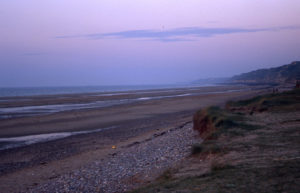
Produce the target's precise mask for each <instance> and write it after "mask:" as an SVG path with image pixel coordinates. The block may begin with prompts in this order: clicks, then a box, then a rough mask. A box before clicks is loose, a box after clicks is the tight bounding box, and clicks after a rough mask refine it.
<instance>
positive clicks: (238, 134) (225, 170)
mask: <svg viewBox="0 0 300 193" xmlns="http://www.w3.org/2000/svg"><path fill="white" fill-rule="evenodd" d="M299 94H300V93H299V90H295V91H290V92H286V93H281V94H276V95H265V96H260V97H255V98H253V99H250V100H247V101H239V102H230V103H229V104H228V105H227V107H228V109H230V110H232V111H229V110H222V109H219V108H216V107H212V108H208V109H205V110H204V111H205V115H206V116H208V117H209V119H210V121H211V124H212V125H213V127H215V128H216V129H214V130H213V131H214V132H211V133H209V135H205V140H204V142H203V143H202V144H195V145H194V146H193V148H192V153H191V156H190V157H189V158H187V159H186V160H185V161H184V162H183V163H182V164H181V165H180V166H178V167H177V168H172V169H170V170H168V171H166V172H165V173H164V175H162V177H161V178H159V179H157V181H156V182H154V183H153V184H150V185H149V186H147V187H143V188H141V189H138V190H135V191H134V192H298V191H299V189H300V142H299V138H300V108H298V107H299V102H300V100H299ZM262 106H263V108H266V109H265V110H264V112H263V113H257V112H256V111H255V112H254V113H251V115H249V114H248V111H247V113H246V114H245V109H247V108H249V107H251V108H250V109H252V110H253V107H256V108H257V109H260V108H261V107H262ZM197 114H198V115H200V114H201V115H203V111H202V112H198V113H197Z"/></svg>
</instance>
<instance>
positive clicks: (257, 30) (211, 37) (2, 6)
mask: <svg viewBox="0 0 300 193" xmlns="http://www.w3.org/2000/svg"><path fill="white" fill-rule="evenodd" d="M299 10H300V1H299V0H243V1H237V0H227V1H224V0H215V1H211V0H202V1H198V0H195V1H192V0H186V1H179V0H164V1H161V0H160V1H158V0H151V1H147V0H145V1H144V0H143V1H141V0H135V1H132V0H131V1H130V0H122V1H116V0H101V1H99V0H72V1H61V0H51V1H50V0H49V1H38V0H26V1H18V0H9V1H8V0H4V1H1V2H0V86H2V87H3V86H65V85H111V84H166V83H176V82H188V81H192V80H195V79H200V78H208V77H224V76H231V75H234V74H238V73H241V72H247V71H249V70H254V69H257V68H266V67H274V66H279V65H283V64H287V63H290V62H292V61H294V60H300V51H299V50H300V38H299V37H300V14H299Z"/></svg>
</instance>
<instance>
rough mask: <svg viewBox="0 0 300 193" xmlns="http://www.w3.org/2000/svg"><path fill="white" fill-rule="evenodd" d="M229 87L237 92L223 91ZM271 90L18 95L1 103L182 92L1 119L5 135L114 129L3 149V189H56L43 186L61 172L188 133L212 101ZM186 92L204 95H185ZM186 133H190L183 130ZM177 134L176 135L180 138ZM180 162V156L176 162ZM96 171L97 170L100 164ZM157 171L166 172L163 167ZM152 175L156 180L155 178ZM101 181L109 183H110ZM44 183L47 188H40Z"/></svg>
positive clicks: (0, 157) (221, 102) (0, 161)
mask: <svg viewBox="0 0 300 193" xmlns="http://www.w3.org/2000/svg"><path fill="white" fill-rule="evenodd" d="M226 90H231V91H230V92H222V91H226ZM234 90H240V91H234ZM265 92H267V90H266V89H262V88H248V87H234V86H230V87H204V88H194V89H192V90H188V91H187V90H186V89H182V90H180V89H176V90H160V91H155V92H153V91H152V92H149V93H146V92H145V93H139V94H134V93H129V94H128V93H125V94H122V95H112V96H103V95H97V94H96V93H93V94H77V95H57V96H40V97H23V98H21V99H20V98H17V100H15V99H16V98H12V99H14V100H15V102H10V101H8V102H5V103H1V107H2V108H4V107H15V106H27V105H45V104H47V105H49V104H65V103H72V104H74V103H86V102H93V101H98V100H117V99H121V98H145V97H154V96H162V95H165V96H173V95H182V96H180V97H166V98H161V99H157V100H140V101H136V102H134V103H130V104H122V105H116V106H110V107H105V108H97V109H81V110H71V111H63V112H58V113H53V114H47V115H39V116H31V117H21V118H11V119H2V120H0V136H1V137H2V138H3V137H18V136H24V135H35V134H46V133H55V132H73V131H88V130H93V129H100V128H108V127H113V128H110V129H106V130H103V131H101V132H95V133H89V134H82V135H74V136H71V137H67V138H63V139H58V140H55V141H48V142H44V143H37V144H33V145H29V146H24V147H20V148H15V149H7V150H2V151H0V181H1V185H0V188H1V190H3V191H4V192H27V191H33V192H38V191H41V190H43V191H49V192H51V191H53V190H54V189H53V188H54V187H52V189H51V186H50V185H49V186H46V187H47V188H48V189H47V188H46V189H45V187H44V186H43V185H44V184H47V183H49V182H51V181H55V180H57V179H60V177H61V176H66V175H71V173H72V172H73V171H76V170H78V169H80V168H84V167H87V166H89V165H91V164H94V163H95V162H97V163H98V164H99V163H100V165H101V162H103V163H106V162H107V160H110V159H112V158H113V157H114V156H115V155H116V154H114V153H116V152H118V153H120V152H126V151H127V150H128V148H134V146H135V145H136V147H137V148H138V147H139V146H141V142H145V141H147V143H143V144H144V145H142V146H145V148H146V145H145V144H148V143H149V142H148V141H151V140H155V139H156V138H157V137H159V136H160V135H161V134H162V133H163V134H162V135H163V136H164V141H166V140H168V136H169V135H170V136H172V135H171V134H172V133H174V132H175V130H176V128H185V127H186V125H187V126H188V128H187V131H189V128H191V120H192V115H193V113H194V112H195V111H196V110H199V109H201V108H203V107H205V106H210V105H224V104H225V103H226V101H228V100H236V99H241V98H249V97H251V96H255V95H257V94H259V93H265ZM186 93H201V94H197V95H183V94H186ZM24 99H26V100H24ZM22 100H23V102H22ZM173 130H174V132H173ZM169 131H172V132H169ZM176 132H177V131H176ZM176 132H175V133H176ZM178 132H183V133H184V132H185V131H183V130H180V131H178ZM169 133H170V134H169ZM180 135H184V134H182V133H181V134H180ZM190 137H191V136H190ZM172 138H173V139H174V136H173V137H172ZM161 139H162V138H161ZM176 140H177V141H178V140H180V139H175V140H173V141H174V143H177V142H176ZM186 140H187V143H188V141H189V140H190V138H186ZM171 141H172V140H171ZM158 144H160V143H158ZM162 144H163V142H162ZM113 145H114V146H116V147H117V148H116V150H115V149H112V146H113ZM148 146H149V144H148ZM170 146H172V145H170ZM120 147H122V148H120ZM176 147H177V146H176ZM143 148H144V147H143ZM174 149H176V148H174ZM128 151H129V150H128ZM153 151H155V150H153ZM167 152H172V151H167ZM133 153H134V152H133ZM180 157H181V156H178V159H176V161H179V160H180ZM176 161H175V160H174V162H176ZM108 162H109V161H108ZM148 165H149V167H148V168H151V167H154V165H155V164H154V163H152V162H151V161H149V164H148ZM166 167H168V165H164V168H166ZM93 171H94V172H96V171H95V168H94V169H93ZM153 171H156V172H159V171H160V172H162V170H161V169H159V170H153ZM91 175H96V176H97V177H98V178H100V179H102V178H101V176H100V177H99V175H100V174H97V172H96V173H93V174H91ZM154 176H155V175H154ZM64 179H65V177H64ZM149 179H150V180H151V177H149ZM104 181H105V180H104ZM98 183H99V184H102V185H103V183H104V182H103V181H102V182H98ZM139 184H142V182H141V183H137V186H138V185H139ZM39 187H44V188H42V189H39ZM99 187H100V185H99ZM121 189H122V188H121ZM125 189H126V188H125ZM93 190H96V189H93ZM123 190H124V189H123ZM61 191H62V190H61ZM111 191H112V192H113V191H114V190H111ZM62 192H63V191H62Z"/></svg>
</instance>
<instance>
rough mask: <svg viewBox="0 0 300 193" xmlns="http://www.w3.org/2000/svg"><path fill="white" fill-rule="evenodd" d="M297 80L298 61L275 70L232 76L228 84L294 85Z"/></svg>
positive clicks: (299, 77) (298, 72)
mask: <svg viewBox="0 0 300 193" xmlns="http://www.w3.org/2000/svg"><path fill="white" fill-rule="evenodd" d="M297 80H300V61H296V62H292V63H291V64H287V65H284V66H280V67H277V68H269V69H260V70H255V71H252V72H248V73H244V74H241V75H237V76H233V77H232V78H230V79H229V80H228V82H229V83H242V84H283V83H293V84H295V83H296V81H297Z"/></svg>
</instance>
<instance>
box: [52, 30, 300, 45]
mask: <svg viewBox="0 0 300 193" xmlns="http://www.w3.org/2000/svg"><path fill="white" fill-rule="evenodd" d="M296 29H300V27H299V26H287V27H273V28H256V29H247V28H203V27H184V28H176V29H171V30H128V31H120V32H112V33H94V34H85V35H75V36H57V37H56V38H88V39H93V40H97V39H105V38H122V39H133V38H134V39H148V40H153V41H161V42H176V41H195V40H196V38H197V37H204V38H206V37H212V36H216V35H226V34H234V33H253V32H263V31H280V30H296Z"/></svg>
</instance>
